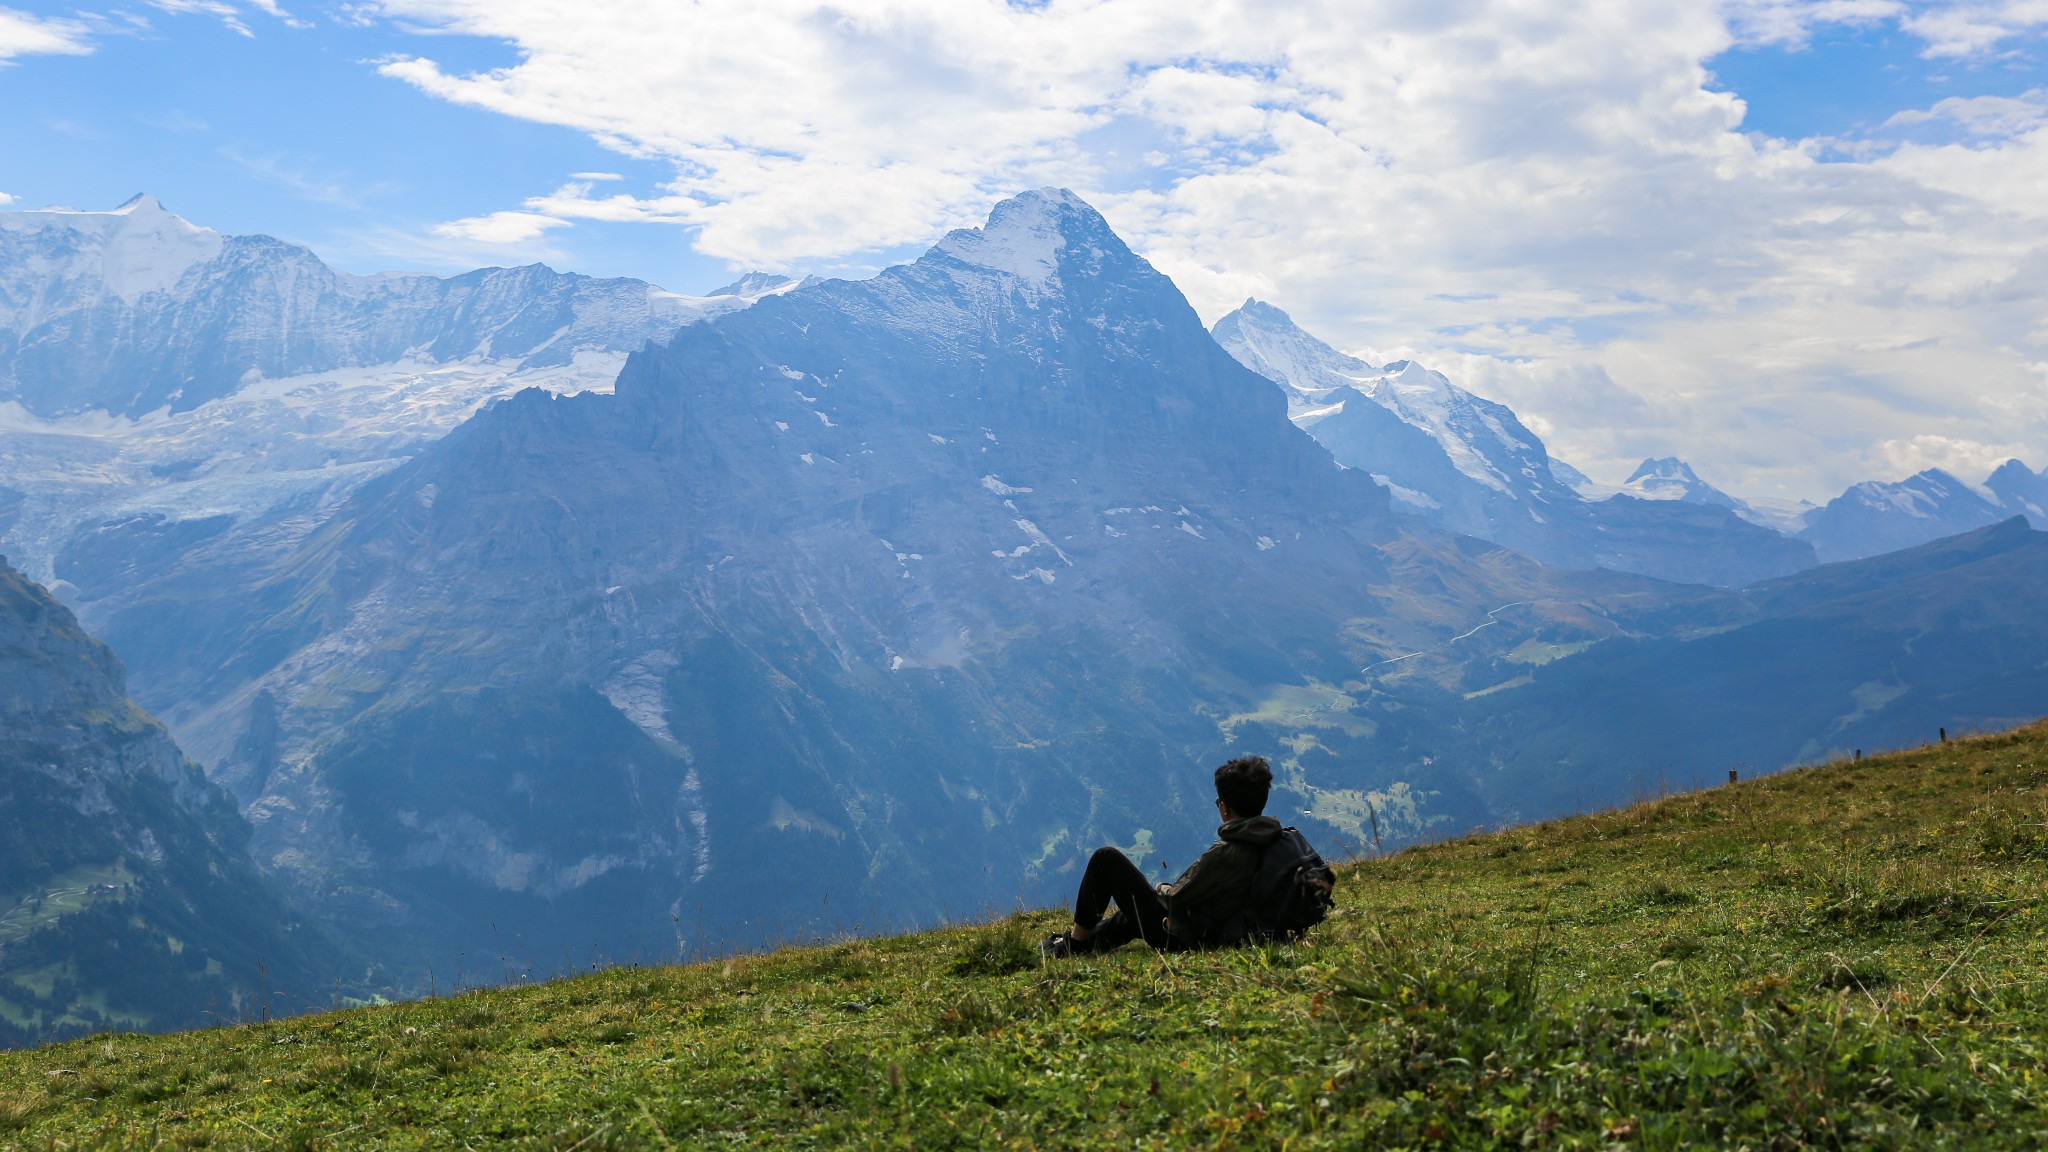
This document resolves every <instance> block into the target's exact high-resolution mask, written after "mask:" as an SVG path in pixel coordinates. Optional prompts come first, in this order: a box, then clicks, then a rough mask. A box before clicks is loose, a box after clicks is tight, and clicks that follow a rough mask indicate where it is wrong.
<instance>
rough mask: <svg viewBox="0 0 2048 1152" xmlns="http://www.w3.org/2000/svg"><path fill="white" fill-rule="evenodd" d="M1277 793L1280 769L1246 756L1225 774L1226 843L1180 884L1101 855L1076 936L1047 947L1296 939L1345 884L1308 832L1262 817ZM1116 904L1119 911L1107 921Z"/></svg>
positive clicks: (1068, 950) (1085, 880)
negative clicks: (1153, 878)
mask: <svg viewBox="0 0 2048 1152" xmlns="http://www.w3.org/2000/svg"><path fill="white" fill-rule="evenodd" d="M1272 788H1273V770H1272V768H1271V767H1269V766H1268V765H1267V764H1266V759H1265V757H1263V756H1240V757H1238V758H1237V759H1235V760H1232V761H1230V762H1229V763H1227V764H1225V765H1223V766H1222V767H1221V768H1218V769H1216V812H1217V814H1218V815H1219V816H1221V817H1222V818H1223V826H1222V827H1221V828H1218V829H1217V830H1216V835H1217V836H1218V837H1219V839H1218V840H1217V841H1216V843H1214V844H1212V845H1210V846H1209V850H1208V851H1207V852H1204V853H1202V856H1201V859H1199V860H1196V861H1195V862H1194V863H1193V864H1191V865H1189V866H1188V870H1187V871H1185V872H1183V873H1181V874H1180V879H1178V880H1176V881H1174V882H1173V883H1171V884H1160V885H1158V886H1156V887H1155V886H1153V885H1152V884H1149V883H1147V882H1146V880H1145V874H1144V873H1143V872H1141V871H1139V869H1138V866H1137V865H1136V864H1133V863H1131V860H1130V857H1128V856H1125V855H1124V854H1123V853H1122V852H1120V851H1118V850H1117V849H1115V848H1100V849H1097V850H1096V852H1095V855H1094V856H1092V857H1090V858H1089V860H1088V869H1087V871H1085V872H1083V873H1082V874H1081V893H1080V895H1079V896H1077V897H1076V898H1075V900H1074V927H1073V930H1072V931H1069V932H1062V933H1060V934H1058V935H1056V936H1053V937H1051V938H1049V939H1047V940H1046V942H1045V943H1044V944H1043V945H1041V946H1040V950H1041V951H1042V952H1044V954H1045V955H1046V956H1048V957H1062V956H1074V955H1079V954H1081V953H1086V952H1106V951H1108V950H1110V949H1112V948H1117V947H1121V946H1122V945H1124V944H1127V943H1129V942H1131V941H1132V940H1137V939H1143V940H1144V941H1145V943H1147V944H1150V945H1151V946H1152V947H1154V948H1162V949H1166V950H1168V951H1174V952H1180V951H1186V950H1188V949H1191V948H1201V947H1217V946H1222V945H1228V944H1236V943H1238V942H1240V941H1242V940H1245V939H1247V938H1249V937H1252V936H1275V935H1292V934H1294V933H1297V932H1300V931H1302V930H1305V929H1306V928H1308V927H1309V926H1310V925H1312V924H1314V923H1316V922H1317V921H1320V920H1321V919H1322V918H1323V913H1324V912H1325V911H1326V910H1327V909H1328V908H1329V906H1330V892H1331V890H1332V889H1333V888H1334V887H1335V882H1336V877H1335V876H1334V874H1332V873H1331V871H1330V870H1329V868H1328V867H1326V866H1325V865H1324V864H1323V860H1322V857H1320V856H1317V855H1316V853H1315V849H1313V848H1310V847H1309V845H1308V841H1307V840H1306V839H1304V838H1303V837H1302V835H1301V833H1299V832H1297V831H1295V830H1294V829H1292V828H1282V827H1281V826H1280V821H1278V820H1276V819H1274V818H1273V817H1271V816H1265V815H1261V813H1263V812H1265V810H1266V795H1267V793H1269V792H1271V791H1272ZM1112 902H1113V903H1115V905H1116V910H1115V911H1114V912H1112V913H1110V915H1109V918H1108V919H1106V920H1105V919H1103V915H1102V914H1103V910H1104V909H1105V908H1106V907H1107V906H1108V905H1109V904H1111V903H1112Z"/></svg>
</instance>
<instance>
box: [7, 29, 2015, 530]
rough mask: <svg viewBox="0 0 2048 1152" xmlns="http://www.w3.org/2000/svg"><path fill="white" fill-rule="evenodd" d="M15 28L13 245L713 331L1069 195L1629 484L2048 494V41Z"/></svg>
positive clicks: (1208, 308)
mask: <svg viewBox="0 0 2048 1152" xmlns="http://www.w3.org/2000/svg"><path fill="white" fill-rule="evenodd" d="M280 2H282V3H283V7H279V3H280ZM13 3H14V6H12V7H9V6H7V5H8V0H0V110H4V113H5V114H4V115H0V195H6V196H9V197H12V201H11V206H12V207H14V208H34V207H40V206H44V205H50V204H61V205H68V206H73V207H78V208H107V207H112V206H113V205H115V204H117V203H119V202H120V201H122V200H123V199H125V198H127V197H128V196H130V195H132V194H133V193H135V192H138V191H144V190H147V191H150V192H152V193H154V194H156V195H157V196H158V197H159V198H160V199H162V200H163V202H164V203H165V204H166V205H167V206H169V207H170V208H171V209H172V210H174V211H176V212H178V213H180V214H181V215H184V216H186V217H187V218H188V219H191V220H193V221H194V222H196V223H200V224H204V225H208V226H211V227H214V228H217V229H220V230H223V231H227V232H234V233H247V232H262V233H268V234H271V235H276V236H279V237H283V238H285V239H289V240H293V241H297V242H300V243H304V244H306V245H308V246H310V247H312V248H314V249H315V250H316V251H318V252H319V253H320V254H321V255H322V256H324V257H325V258H327V259H328V260H329V261H330V262H331V263H333V264H335V265H336V266H338V267H341V268H344V269H347V270H350V271H357V272H369V271H384V270H421V271H436V272H453V271H457V270H461V269H464V268H469V267H474V266H478V265H483V264H512V263H524V262H528V261H532V260H541V261H545V262H547V263H550V264H553V265H555V266H556V267H560V268H564V269H568V270H573V271H579V272H586V273H591V274H597V275H627V276H637V277H640V278H643V279H647V280H651V281H653V282H656V283H659V284H661V285H663V286H664V287H668V288H671V289H674V290H678V291H691V292H701V291H705V290H708V289H710V288H712V287H714V286H716V285H718V284H721V283H723V282H725V281H726V280H728V279H730V277H731V274H732V269H735V268H753V267H763V268H771V269H776V270H785V271H821V272H826V273H833V272H841V273H848V272H860V271H863V270H866V269H871V268H873V267H875V266H877V265H878V264H881V263H885V262H888V261H891V260H895V259H900V258H903V257H905V256H907V255H910V254H914V253H915V252H916V251H918V250H920V249H921V248H922V247H923V246H924V245H925V244H927V243H929V242H930V241H931V240H932V239H934V238H936V236H937V235H938V234H939V233H941V232H942V231H943V230H945V229H946V228H949V227H957V226H962V225H968V224H972V223H974V222H976V221H978V220H979V218H980V217H981V216H982V215H983V214H984V213H985V212H986V210H987V207H988V206H989V204H990V203H992V202H993V201H994V200H995V199H996V198H998V197H1000V196H1001V195H1003V194H1005V193H1008V192H1010V191H1014V190H1016V189H1018V188H1021V187H1029V186H1035V185H1039V184H1062V185H1065V186H1068V187H1072V188H1075V189H1076V190H1077V191H1080V192H1082V193H1083V194H1084V195H1086V196H1088V197H1089V198H1090V199H1091V201H1093V202H1094V203H1096V204H1097V205H1098V206H1099V207H1101V208H1102V209H1103V210H1104V212H1105V213H1106V214H1107V215H1108V216H1109V218H1110V220H1111V222H1112V223H1113V224H1114V225H1116V227H1117V228H1118V230H1119V231H1120V232H1121V233H1122V234H1124V235H1125V236H1126V237H1127V238H1128V239H1129V240H1131V242H1132V243H1133V245H1134V246H1135V247H1137V248H1138V249H1139V250H1141V251H1143V252H1144V253H1146V254H1147V255H1148V256H1149V257H1151V258H1152V259H1153V261H1154V262H1155V263H1156V264H1158V265H1159V266H1160V267H1161V268H1162V269H1163V270H1165V271H1166V272H1168V273H1169V274H1170V275H1172V276H1173V277H1174V278H1175V280H1176V282H1177V283H1179V284H1180V285H1181V287H1182V289H1183V290H1184V291H1185V292H1187V293H1188V295H1189V297H1190V299H1191V300H1192V301H1193V302H1194V303H1195V305H1196V306H1197V308H1198V309H1199V310H1200V311H1201V312H1202V313H1203V315H1204V316H1206V317H1208V318H1209V319H1212V320H1213V319H1214V318H1215V317H1216V316H1218V315H1220V314H1221V313H1222V312H1223V311H1226V310H1227V309H1228V308H1230V307H1232V306H1234V305H1235V304H1236V303H1237V302H1238V301H1241V300H1242V299H1244V298H1245V297H1246V296H1258V297H1260V298H1262V299H1267V300H1271V301H1273V302H1275V303H1278V304H1280V305H1281V306H1283V307H1285V308H1287V309H1289V310H1290V311H1291V312H1293V313H1294V314H1295V315H1296V317H1297V318H1298V319H1300V320H1301V321H1303V322H1304V323H1305V324H1306V325H1307V326H1309V327H1310V328H1311V329H1312V330H1314V331H1316V332H1317V333H1319V334H1321V335H1323V336H1324V337H1325V338H1327V339H1329V340H1330V341H1331V342H1332V343H1335V344H1337V345H1339V346H1340V347H1344V348H1346V349H1347V350H1352V351H1356V352H1359V353H1360V354H1363V355H1366V356H1368V357H1369V358H1370V357H1384V358H1386V359H1394V358H1399V357H1405V356H1414V357H1416V358H1419V359H1422V360H1424V361H1425V362H1426V363H1430V364H1432V365H1433V366H1436V367H1439V368H1442V369H1444V370H1446V371H1448V372H1450V373H1451V375H1452V376H1453V378H1454V379H1457V380H1458V381H1459V382H1461V383H1463V384H1465V385H1467V386H1468V387H1472V388H1473V389H1475V390H1477V391H1480V392H1482V393H1484V394H1487V395H1491V396H1494V397H1496V398H1498V399H1501V400H1504V401H1506V402H1508V403H1510V404H1511V405H1513V406H1515V407H1516V408H1517V409H1518V411H1521V412H1522V413H1523V415H1524V416H1525V418H1527V419H1528V420H1529V421H1530V423H1531V426H1532V427H1535V428H1536V429H1537V430H1538V431H1539V432H1542V433H1543V434H1544V435H1545V436H1546V437H1547V438H1548V439H1549V440H1550V441H1551V443H1552V445H1553V447H1555V448H1557V449H1559V451H1560V454H1561V455H1564V456H1566V457H1567V458H1568V459H1571V460H1573V461H1574V462H1575V463H1578V464H1579V465H1580V466H1581V467H1584V468H1586V469H1587V470H1588V471H1589V472H1591V473H1592V474H1593V475H1595V476H1596V478H1601V479H1610V480H1611V479H1618V478H1619V476H1620V475H1621V474H1625V473H1626V472H1627V471H1629V470H1630V469H1631V468H1632V467H1633V465H1634V462H1635V461H1636V460H1639V459H1641V458H1642V457H1644V456H1649V455H1666V454H1676V455H1681V456H1684V457H1686V458H1688V459H1690V460H1692V461H1693V462H1694V464H1695V465H1696V466H1697V467H1699V469H1700V471H1701V472H1702V474H1703V475H1705V476H1706V477H1707V478H1708V479H1709V480H1710V481H1714V482H1716V483H1720V484H1722V485H1724V486H1726V487H1728V488H1731V489H1733V490H1737V491H1741V492H1744V493H1745V494H1751V495H1782V496H1795V495H1806V496H1825V495H1826V494H1827V493H1828V492H1829V491H1830V490H1831V489H1832V490H1839V486H1840V485H1841V484H1842V483H1845V482H1847V481H1850V480H1855V479H1863V478H1867V477H1870V476H1886V477H1889V476H1896V475H1902V474H1904V473H1907V472H1911V471H1914V470H1917V469H1918V468H1921V467H1927V466H1942V467H1949V468H1953V469H1955V470H1957V471H1958V472H1959V473H1961V474H1963V475H1964V476H1965V477H1966V478H1968V479H1976V478H1977V475H1973V474H1972V473H1976V474H1981V473H1982V472H1983V471H1985V470H1987V469H1988V467H1989V466H1990V465H1992V464H1995V463H1996V462H1997V461H1998V460H2000V459H2002V458H2004V456H2005V455H2020V456H2022V457H2023V458H2028V459H2030V460H2031V461H2032V462H2033V463H2035V464H2037V465H2040V464H2048V401H2044V400H2043V399H2042V397H2043V396H2044V395H2048V324H2044V321H2043V319H2042V318H2043V317H2044V316H2048V197H2044V196H2042V195H2041V194H2040V190H2041V188H2043V187H2044V186H2048V67H2044V58H2048V40H2044V32H2048V9H2044V6H2043V5H2041V4H2039V3H2037V2H2032V0H1956V2H1939V3H1925V2H1918V3H1914V2H1906V0H1640V2H1629V0H1619V2H1617V3H1614V4H1609V5H1602V6H1597V7H1595V6H1589V5H1584V4H1580V3H1576V2H1575V0H1455V2H1452V0H1446V2H1444V3H1441V4H1428V5H1416V4H1413V3H1409V2H1405V0H1286V2H1284V3H1272V2H1266V3H1255V2H1252V0H1211V2H1210V3H1209V4H1205V5H1203V6H1200V7H1191V6H1188V5H1185V4H1184V3H1181V2H1179V0H1046V2H1045V3H1034V4H1028V5H1021V4H1010V3H1005V2H1004V0H891V2H890V3H888V4H886V5H884V4H881V3H875V4H865V5H863V4H854V5H844V4H842V5H838V6H834V5H831V4H827V3H824V2H823V0H695V2H694V3H692V4H688V5H685V4H675V3H666V2H663V0H592V2H588V3H583V4H579V5H564V4H560V3H558V2H556V0H363V2H353V3H311V2H308V3H292V2H290V0H140V2H135V3H128V2H125V0H124V2H123V3H119V4H113V5H103V6H97V7H95V6H93V4H92V3H91V0H85V2H83V3H76V4H41V3H38V4H31V5H21V4H20V3H19V0H13ZM1959 381H1960V382H1963V383H1961V384H1959Z"/></svg>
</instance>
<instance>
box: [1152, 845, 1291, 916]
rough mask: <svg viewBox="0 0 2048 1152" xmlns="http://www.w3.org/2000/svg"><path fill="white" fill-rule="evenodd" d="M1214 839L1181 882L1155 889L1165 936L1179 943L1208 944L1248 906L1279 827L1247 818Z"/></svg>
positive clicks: (1191, 865) (1184, 873) (1190, 866)
mask: <svg viewBox="0 0 2048 1152" xmlns="http://www.w3.org/2000/svg"><path fill="white" fill-rule="evenodd" d="M1216 836H1217V840H1216V842H1215V843H1214V844H1211V845H1209V850H1208V851H1206V852H1204V853H1202V855H1201V858H1200V859H1198V860H1196V861H1195V862H1194V863H1193V864H1190V865H1188V870H1187V871H1185V872H1183V873H1181V874H1180V879H1178V880H1175V881H1174V882H1173V883H1171V884H1161V885H1160V886H1159V900H1160V902H1161V903H1162V904H1164V905H1166V923H1167V931H1168V932H1169V933H1171V934H1172V935H1174V936H1177V937H1179V938H1181V939H1182V940H1187V941H1192V942H1195V943H1204V942H1206V941H1207V938H1208V936H1209V935H1210V933H1211V932H1212V931H1213V930H1214V929H1215V928H1217V927H1219V926H1221V925H1224V924H1228V923H1229V922H1230V921H1231V920H1232V918H1233V917H1235V916H1236V915H1237V913H1239V912H1240V911H1243V910H1244V908H1245V906H1246V905H1248V904H1250V903H1251V901H1252V897H1253V895H1254V893H1253V892H1252V881H1253V879H1254V878H1256V877H1257V876H1258V873H1259V864H1260V862H1261V861H1263V860H1264V859H1265V855H1266V846H1267V845H1269V844H1271V843H1272V842H1273V841H1275V840H1277V839H1279V837H1280V821H1279V820H1277V819H1275V818H1273V817H1271V816H1245V817H1242V818H1240V819H1237V820H1232V821H1231V822H1229V823H1228V824H1225V825H1223V826H1222V827H1221V828H1218V829H1216Z"/></svg>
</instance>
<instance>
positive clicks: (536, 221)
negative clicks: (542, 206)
mask: <svg viewBox="0 0 2048 1152" xmlns="http://www.w3.org/2000/svg"><path fill="white" fill-rule="evenodd" d="M566 226H567V222H566V221H563V220H558V219H556V218H555V217H553V216H543V215H540V214H539V213H537V212H493V213H491V214H490V215H488V216H471V217H469V218H468V219H464V220H453V221H450V222H448V223H446V224H439V225H436V226H435V228H434V234H435V235H436V236H442V237H445V238H447V239H450V240H473V241H475V242H477V243H479V244H491V245H502V246H507V247H510V246H513V245H518V244H524V243H526V242H527V241H529V240H537V239H539V238H540V237H541V236H542V235H544V234H545V233H546V232H547V230H548V229H550V228H562V227H566Z"/></svg>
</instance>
